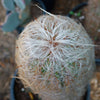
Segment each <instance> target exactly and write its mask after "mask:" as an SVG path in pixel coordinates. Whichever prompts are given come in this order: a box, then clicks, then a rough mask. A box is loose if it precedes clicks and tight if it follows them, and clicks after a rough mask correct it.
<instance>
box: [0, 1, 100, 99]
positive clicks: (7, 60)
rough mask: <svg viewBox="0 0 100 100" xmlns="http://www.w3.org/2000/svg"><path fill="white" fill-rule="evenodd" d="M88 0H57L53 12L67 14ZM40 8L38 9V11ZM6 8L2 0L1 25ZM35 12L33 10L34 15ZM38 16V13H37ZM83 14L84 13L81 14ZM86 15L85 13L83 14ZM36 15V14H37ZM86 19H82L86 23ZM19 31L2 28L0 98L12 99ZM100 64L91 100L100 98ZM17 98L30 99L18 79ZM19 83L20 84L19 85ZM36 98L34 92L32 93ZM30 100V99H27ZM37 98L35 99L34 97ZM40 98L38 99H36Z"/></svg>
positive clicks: (97, 50) (0, 37) (0, 38)
mask: <svg viewBox="0 0 100 100" xmlns="http://www.w3.org/2000/svg"><path fill="white" fill-rule="evenodd" d="M84 1H87V0H56V1H55V5H54V8H55V9H53V10H52V13H54V14H61V15H67V14H68V13H69V11H70V10H71V9H72V8H73V7H75V6H76V5H77V4H79V3H81V2H84ZM38 10H39V9H36V11H38ZM5 13H6V12H5V9H4V8H3V7H2V5H1V1H0V25H1V24H2V23H3V22H4V18H5ZM34 14H35V12H33V17H34ZM37 16H38V15H37ZM81 16H82V15H81ZM83 16H84V14H83ZM35 17H36V16H35ZM74 18H75V16H74ZM84 20H85V19H83V20H80V21H81V22H82V23H83V24H84ZM17 36H18V34H17V32H15V31H14V32H9V33H4V32H2V31H1V30H0V100H10V82H11V78H12V76H13V73H14V71H15V69H16V68H15V66H16V65H15V60H14V55H15V54H14V53H15V41H16V39H17ZM94 43H95V44H96V45H97V44H98V45H100V38H97V40H95V41H94ZM95 51H96V58H100V52H99V51H100V46H99V47H96V48H95ZM99 80H100V66H98V67H97V70H96V75H95V76H94V77H93V79H92V80H91V100H100V81H99ZM16 84H17V85H16V86H15V90H16V93H15V94H16V98H17V97H19V98H18V100H25V99H20V98H21V96H23V98H25V96H27V97H28V98H29V100H32V99H30V96H29V92H28V93H26V92H22V91H21V89H22V88H24V87H23V85H22V84H21V83H20V81H19V80H16ZM18 84H19V85H18ZM32 95H33V97H34V98H35V96H34V94H32ZM27 100H28V99H27ZM34 100H35V99H34ZM36 100H38V99H36Z"/></svg>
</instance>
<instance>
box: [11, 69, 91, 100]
mask: <svg viewBox="0 0 100 100" xmlns="http://www.w3.org/2000/svg"><path fill="white" fill-rule="evenodd" d="M17 72H18V70H16V71H15V73H14V76H15V77H16V76H17ZM16 85H17V86H16ZM10 87H11V89H10V100H19V98H20V100H40V99H39V98H38V94H33V93H31V95H30V94H29V93H30V92H29V91H28V92H26V91H25V90H24V86H23V84H22V83H21V81H20V80H19V79H16V78H12V81H11V86H10ZM16 88H17V91H16ZM18 91H19V92H20V94H19V93H17V95H16V94H15V93H16V92H18ZM25 97H26V98H25ZM82 100H90V85H88V87H87V91H86V93H85V95H84V96H83V99H82Z"/></svg>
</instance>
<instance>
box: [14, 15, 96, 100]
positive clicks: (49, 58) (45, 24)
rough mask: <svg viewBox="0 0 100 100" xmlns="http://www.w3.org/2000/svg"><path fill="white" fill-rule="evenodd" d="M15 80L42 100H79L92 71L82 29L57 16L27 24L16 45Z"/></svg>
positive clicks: (91, 50) (88, 42) (89, 47)
mask: <svg viewBox="0 0 100 100" xmlns="http://www.w3.org/2000/svg"><path fill="white" fill-rule="evenodd" d="M15 57H16V63H17V66H18V74H19V78H20V79H21V80H22V82H23V84H24V85H25V87H29V88H30V89H31V90H32V91H33V93H35V94H39V96H40V97H41V98H42V100H80V98H81V96H82V95H83V94H84V93H85V90H86V86H87V85H88V83H89V81H90V79H91V77H92V75H93V71H94V68H95V61H94V59H95V58H94V45H93V43H92V41H91V39H90V38H89V36H88V35H87V33H86V31H85V29H84V28H83V27H82V26H81V25H80V24H78V23H76V22H75V21H74V20H72V19H70V18H68V17H64V16H60V15H57V16H56V15H44V16H41V17H39V18H38V19H36V20H35V21H33V22H31V23H30V24H28V25H27V26H26V28H25V29H24V31H23V32H22V33H21V34H20V36H19V38H18V40H17V42H16V56H15Z"/></svg>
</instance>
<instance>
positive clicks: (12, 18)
mask: <svg viewBox="0 0 100 100" xmlns="http://www.w3.org/2000/svg"><path fill="white" fill-rule="evenodd" d="M19 24H20V20H19V17H18V13H17V12H12V13H10V14H9V15H7V18H6V21H5V23H4V24H3V26H2V30H3V31H5V32H11V31H13V30H14V29H15V28H16V27H17V26H18V25H19Z"/></svg>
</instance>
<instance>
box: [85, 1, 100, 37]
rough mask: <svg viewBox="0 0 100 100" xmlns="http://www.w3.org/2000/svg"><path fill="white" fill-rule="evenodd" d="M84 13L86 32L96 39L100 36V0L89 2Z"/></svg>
mask: <svg viewBox="0 0 100 100" xmlns="http://www.w3.org/2000/svg"><path fill="white" fill-rule="evenodd" d="M84 13H85V27H86V30H87V31H88V33H89V35H90V36H91V37H92V38H93V39H95V38H96V37H98V36H100V0H89V2H88V6H87V7H86V8H85V9H84ZM94 37H95V38H94Z"/></svg>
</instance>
